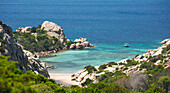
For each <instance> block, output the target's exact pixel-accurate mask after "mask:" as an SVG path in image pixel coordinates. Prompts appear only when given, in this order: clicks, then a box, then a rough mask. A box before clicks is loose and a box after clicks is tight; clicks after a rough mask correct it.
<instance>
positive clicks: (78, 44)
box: [70, 37, 94, 49]
mask: <svg viewBox="0 0 170 93" xmlns="http://www.w3.org/2000/svg"><path fill="white" fill-rule="evenodd" d="M74 42H75V43H73V44H71V45H70V49H83V48H89V47H94V46H93V45H92V44H90V43H89V42H88V41H87V38H81V37H80V38H79V39H75V40H74Z"/></svg>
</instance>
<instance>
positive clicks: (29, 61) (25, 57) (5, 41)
mask: <svg viewBox="0 0 170 93" xmlns="http://www.w3.org/2000/svg"><path fill="white" fill-rule="evenodd" d="M0 54H1V55H4V56H10V58H9V60H13V61H18V62H19V63H18V68H19V69H21V70H22V72H23V73H25V72H26V71H27V70H30V71H32V72H34V73H36V74H42V75H44V76H45V77H49V74H48V72H47V69H46V67H45V63H43V62H41V61H39V60H38V58H35V57H36V56H35V55H33V54H32V53H31V52H29V51H26V50H23V48H22V46H21V45H20V44H19V43H17V40H16V39H15V37H14V36H13V34H12V29H11V27H9V26H7V25H6V24H4V23H2V22H1V21H0Z"/></svg>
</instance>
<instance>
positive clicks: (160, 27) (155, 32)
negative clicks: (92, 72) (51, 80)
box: [0, 0, 170, 73]
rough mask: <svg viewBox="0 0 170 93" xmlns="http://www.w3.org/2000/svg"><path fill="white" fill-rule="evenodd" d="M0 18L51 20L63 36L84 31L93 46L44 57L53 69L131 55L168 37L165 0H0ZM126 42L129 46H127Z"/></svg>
mask: <svg viewBox="0 0 170 93" xmlns="http://www.w3.org/2000/svg"><path fill="white" fill-rule="evenodd" d="M0 20H1V21H3V22H4V23H6V24H8V25H9V26H11V27H12V28H13V30H15V29H17V28H18V27H24V26H37V25H38V24H42V23H43V21H46V20H48V21H52V22H55V23H57V24H58V25H60V26H61V27H63V29H64V32H65V34H66V36H67V38H69V39H71V40H74V39H75V38H79V37H86V38H88V40H89V41H90V42H91V43H92V44H93V45H94V46H95V47H94V48H91V49H85V50H69V51H64V52H60V53H57V54H54V55H57V56H56V57H42V58H40V60H42V61H44V62H46V63H47V64H49V65H54V66H55V69H49V72H57V73H73V72H77V71H78V70H80V69H83V68H84V66H86V65H93V66H96V65H101V64H104V63H108V62H111V61H115V62H118V61H120V60H122V59H125V58H133V57H134V56H135V55H137V54H143V53H144V52H145V51H146V50H149V49H155V48H157V47H158V46H160V44H159V43H160V41H161V40H163V39H166V38H170V1H169V0H69V1H68V0H0ZM124 43H129V45H130V47H129V48H125V47H124Z"/></svg>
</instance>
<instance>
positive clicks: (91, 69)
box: [84, 65, 97, 74]
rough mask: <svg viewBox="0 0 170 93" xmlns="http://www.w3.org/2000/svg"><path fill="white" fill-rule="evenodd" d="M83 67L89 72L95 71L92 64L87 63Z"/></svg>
mask: <svg viewBox="0 0 170 93" xmlns="http://www.w3.org/2000/svg"><path fill="white" fill-rule="evenodd" d="M84 69H86V70H87V71H88V74H89V73H92V72H93V71H97V69H96V68H95V67H94V66H91V65H88V66H86V67H84Z"/></svg>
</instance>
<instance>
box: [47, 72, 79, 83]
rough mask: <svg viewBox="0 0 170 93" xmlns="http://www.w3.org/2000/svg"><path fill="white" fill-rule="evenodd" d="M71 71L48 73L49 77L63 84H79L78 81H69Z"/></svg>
mask: <svg viewBox="0 0 170 93" xmlns="http://www.w3.org/2000/svg"><path fill="white" fill-rule="evenodd" d="M72 74H73V73H49V75H50V79H53V80H55V82H56V83H58V84H61V85H63V86H72V85H79V82H76V81H71V78H72V77H71V75H72Z"/></svg>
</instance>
